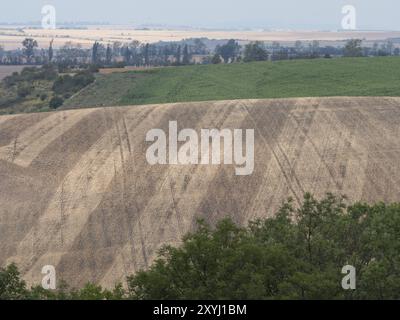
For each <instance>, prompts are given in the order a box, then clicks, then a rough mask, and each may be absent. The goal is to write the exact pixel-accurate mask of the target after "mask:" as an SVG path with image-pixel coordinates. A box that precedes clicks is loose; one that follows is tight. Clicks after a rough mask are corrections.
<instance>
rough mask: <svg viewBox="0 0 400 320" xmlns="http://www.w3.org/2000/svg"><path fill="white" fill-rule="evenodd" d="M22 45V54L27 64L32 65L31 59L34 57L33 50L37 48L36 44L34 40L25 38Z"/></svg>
mask: <svg viewBox="0 0 400 320" xmlns="http://www.w3.org/2000/svg"><path fill="white" fill-rule="evenodd" d="M22 45H23V46H24V49H23V53H24V55H25V57H26V60H27V61H28V63H32V59H33V57H34V56H35V48H37V46H38V43H37V41H36V40H34V39H32V38H26V39H25V40H24V41H22Z"/></svg>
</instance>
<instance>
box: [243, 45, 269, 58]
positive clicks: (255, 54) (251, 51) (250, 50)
mask: <svg viewBox="0 0 400 320" xmlns="http://www.w3.org/2000/svg"><path fill="white" fill-rule="evenodd" d="M243 60H244V62H250V61H264V60H268V51H267V50H266V49H265V48H264V45H263V44H262V42H260V41H255V42H250V43H249V44H247V45H246V46H245V49H244V59H243Z"/></svg>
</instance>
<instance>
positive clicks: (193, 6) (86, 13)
mask: <svg viewBox="0 0 400 320" xmlns="http://www.w3.org/2000/svg"><path fill="white" fill-rule="evenodd" d="M45 4H51V5H54V6H55V8H56V12H57V21H58V22H78V21H96V22H109V23H112V24H133V25H142V24H153V25H154V24H163V25H169V26H192V27H211V28H273V29H314V30H315V29H319V30H337V29H340V27H341V19H342V13H341V9H342V7H343V6H344V5H349V4H350V5H354V6H355V7H356V9H357V28H358V29H369V30H400V19H399V16H400V1H399V0H274V1H272V0H240V1H239V0H196V1H192V0H145V1H143V0H46V1H43V0H12V1H9V0H0V22H6V23H12V22H17V23H22V22H32V21H41V8H42V6H43V5H45Z"/></svg>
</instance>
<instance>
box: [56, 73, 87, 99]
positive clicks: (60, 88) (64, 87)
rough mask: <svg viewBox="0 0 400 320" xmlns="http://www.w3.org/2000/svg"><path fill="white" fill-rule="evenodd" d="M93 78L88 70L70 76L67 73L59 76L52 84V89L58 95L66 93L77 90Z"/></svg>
mask: <svg viewBox="0 0 400 320" xmlns="http://www.w3.org/2000/svg"><path fill="white" fill-rule="evenodd" d="M94 80H95V78H94V76H93V74H92V73H91V72H90V71H81V72H78V73H77V74H75V75H74V76H70V75H69V74H67V75H64V76H59V77H58V78H57V80H56V81H54V84H53V91H54V92H55V93H56V94H59V95H63V96H64V95H66V94H71V93H75V92H78V91H79V90H81V89H82V88H84V87H86V86H87V85H89V84H91V83H92V82H93V81H94Z"/></svg>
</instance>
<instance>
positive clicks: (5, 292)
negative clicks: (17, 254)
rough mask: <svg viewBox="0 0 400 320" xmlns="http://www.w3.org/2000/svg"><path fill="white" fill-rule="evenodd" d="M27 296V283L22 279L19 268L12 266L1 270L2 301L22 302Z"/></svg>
mask: <svg viewBox="0 0 400 320" xmlns="http://www.w3.org/2000/svg"><path fill="white" fill-rule="evenodd" d="M26 295H27V289H26V283H25V281H23V280H21V279H20V273H19V271H18V268H17V266H16V265H15V264H10V265H9V266H7V267H6V268H0V300H20V299H24V298H26Z"/></svg>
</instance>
